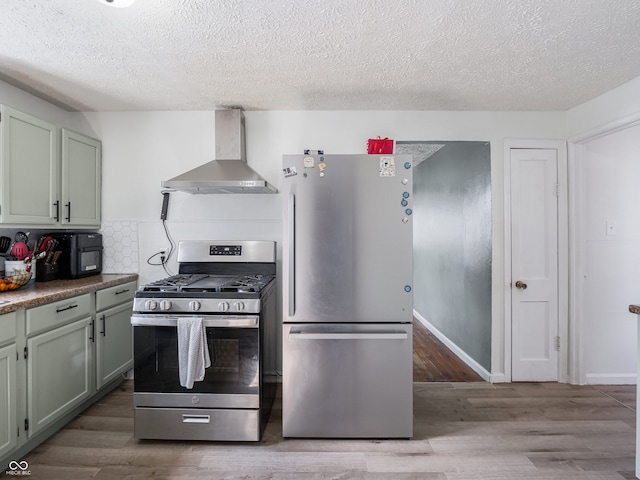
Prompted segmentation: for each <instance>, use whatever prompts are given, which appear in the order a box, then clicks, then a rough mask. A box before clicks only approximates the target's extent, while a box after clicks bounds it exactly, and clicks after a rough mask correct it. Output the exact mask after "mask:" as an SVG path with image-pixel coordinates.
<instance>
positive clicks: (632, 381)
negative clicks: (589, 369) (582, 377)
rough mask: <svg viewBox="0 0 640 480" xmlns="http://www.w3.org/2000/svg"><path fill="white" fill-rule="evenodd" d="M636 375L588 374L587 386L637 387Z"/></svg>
mask: <svg viewBox="0 0 640 480" xmlns="http://www.w3.org/2000/svg"><path fill="white" fill-rule="evenodd" d="M637 381H638V380H637V375H636V374H635V373H587V377H586V384H587V385H636V383H637Z"/></svg>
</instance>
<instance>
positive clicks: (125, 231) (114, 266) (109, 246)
mask: <svg viewBox="0 0 640 480" xmlns="http://www.w3.org/2000/svg"><path fill="white" fill-rule="evenodd" d="M100 233H102V242H103V245H104V255H103V258H104V262H103V265H102V273H137V272H138V270H139V265H138V222H133V221H127V222H102V228H101V229H100Z"/></svg>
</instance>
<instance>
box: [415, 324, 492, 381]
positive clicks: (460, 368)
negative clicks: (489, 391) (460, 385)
mask: <svg viewBox="0 0 640 480" xmlns="http://www.w3.org/2000/svg"><path fill="white" fill-rule="evenodd" d="M413 381H414V382H483V381H484V380H483V378H482V377H481V376H480V375H478V374H477V373H476V372H475V371H473V369H471V368H470V367H468V366H467V364H466V363H464V362H463V361H462V360H460V358H458V356H456V355H455V354H454V353H453V352H452V351H451V350H449V348H447V346H446V345H445V344H444V343H442V342H441V341H440V340H438V339H437V338H436V337H435V336H434V335H433V334H432V333H431V332H430V331H429V330H428V329H427V328H426V327H425V326H424V325H422V323H420V322H419V321H418V320H416V319H414V321H413Z"/></svg>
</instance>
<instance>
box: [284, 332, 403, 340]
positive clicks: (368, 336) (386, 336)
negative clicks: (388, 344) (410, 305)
mask: <svg viewBox="0 0 640 480" xmlns="http://www.w3.org/2000/svg"><path fill="white" fill-rule="evenodd" d="M289 337H290V338H295V339H299V340H406V339H407V338H408V335H407V332H340V333H330V332H318V333H304V332H290V333H289Z"/></svg>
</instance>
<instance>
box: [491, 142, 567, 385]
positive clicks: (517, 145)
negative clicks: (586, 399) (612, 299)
mask: <svg viewBox="0 0 640 480" xmlns="http://www.w3.org/2000/svg"><path fill="white" fill-rule="evenodd" d="M512 149H550V150H556V151H557V152H558V184H559V191H558V335H559V336H560V352H559V354H558V382H561V383H567V382H568V381H569V379H570V378H572V375H571V370H573V368H574V367H575V366H574V365H572V364H570V362H569V358H570V357H569V347H570V342H569V338H570V335H572V334H573V332H570V331H569V202H568V200H569V195H568V186H569V175H568V161H567V142H566V141H564V140H518V139H513V140H505V141H504V162H503V164H504V286H503V292H504V330H503V335H504V337H503V345H504V351H503V361H504V365H503V367H504V378H503V381H505V382H511V379H512V372H511V361H512V352H511V348H512V341H511V333H512V321H513V318H512V314H511V307H512V305H511V292H512V288H511V284H512V281H513V279H512V277H511V267H512V263H511V260H512V258H511V253H512V250H511V150H512Z"/></svg>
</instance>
